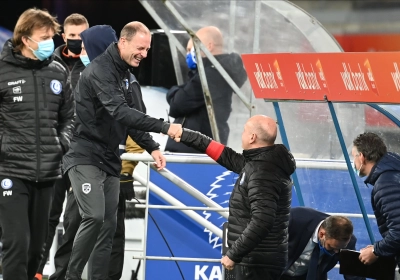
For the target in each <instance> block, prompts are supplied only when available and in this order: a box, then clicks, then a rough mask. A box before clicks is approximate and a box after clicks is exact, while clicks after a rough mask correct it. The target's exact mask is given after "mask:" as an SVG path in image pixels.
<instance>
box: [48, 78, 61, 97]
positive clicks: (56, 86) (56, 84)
mask: <svg viewBox="0 0 400 280" xmlns="http://www.w3.org/2000/svg"><path fill="white" fill-rule="evenodd" d="M50 89H51V90H52V92H53V93H54V94H57V95H58V94H60V93H61V91H62V85H61V83H60V81H57V80H52V81H51V82H50Z"/></svg>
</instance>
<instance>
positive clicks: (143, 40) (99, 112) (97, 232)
mask: <svg viewBox="0 0 400 280" xmlns="http://www.w3.org/2000/svg"><path fill="white" fill-rule="evenodd" d="M150 43H151V34H150V31H149V30H148V28H147V27H146V26H145V25H143V24H142V23H140V22H131V23H128V24H127V25H126V26H125V27H124V28H123V29H122V31H121V36H120V39H119V41H118V43H113V44H111V45H110V46H109V47H108V48H107V50H106V51H105V52H104V53H103V54H102V55H100V56H98V57H97V58H96V59H94V60H93V61H91V62H90V64H89V65H88V66H87V67H86V69H85V71H83V72H82V75H81V78H80V79H79V81H78V84H77V86H76V88H75V99H76V110H75V112H76V122H75V130H74V135H73V137H72V140H71V145H70V150H69V152H68V153H67V154H66V155H65V156H64V158H63V168H64V172H68V176H69V178H70V180H71V185H72V189H73V193H74V196H75V199H76V200H77V203H78V206H79V210H80V213H81V215H82V222H81V224H80V226H79V230H78V233H77V235H76V237H75V240H74V245H73V249H72V254H71V258H70V261H69V264H68V269H67V274H66V279H67V280H70V279H81V275H82V271H83V269H84V266H85V264H86V262H87V261H88V260H89V263H88V265H89V266H88V268H89V274H90V277H91V279H106V277H107V275H108V265H107V264H108V263H109V260H110V252H111V246H112V240H113V236H114V233H115V228H116V214H117V207H118V198H119V176H120V170H121V160H120V157H119V153H118V147H119V143H121V141H122V140H123V139H126V131H128V134H129V135H130V136H132V138H133V139H134V140H135V141H136V142H137V143H138V144H139V145H140V146H142V147H145V148H146V150H147V151H148V152H149V153H150V154H151V155H152V157H153V158H154V160H155V162H156V163H155V164H156V166H157V167H158V169H161V168H163V167H164V166H165V158H164V156H163V155H162V153H161V152H160V151H159V150H158V144H156V143H155V142H154V140H153V139H152V137H151V136H150V135H149V134H148V133H147V132H144V131H149V132H158V133H159V132H162V133H164V134H168V135H169V136H170V137H180V135H181V133H182V127H181V126H180V125H174V124H168V123H166V122H163V120H157V119H154V118H151V117H149V116H147V115H145V114H143V113H142V112H140V111H137V110H135V109H133V108H130V107H129V106H128V105H127V103H129V102H130V101H129V99H130V98H131V96H130V95H129V94H128V92H127V90H128V88H129V80H128V78H129V77H127V73H128V70H129V68H130V67H137V66H138V65H139V63H140V61H141V60H142V59H143V58H145V57H146V56H147V52H148V50H149V48H150ZM89 58H90V57H89ZM89 257H90V259H89Z"/></svg>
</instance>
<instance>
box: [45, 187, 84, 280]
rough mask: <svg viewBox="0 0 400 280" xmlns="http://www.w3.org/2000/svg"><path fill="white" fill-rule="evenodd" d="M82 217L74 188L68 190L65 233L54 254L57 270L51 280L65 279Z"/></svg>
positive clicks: (64, 224)
mask: <svg viewBox="0 0 400 280" xmlns="http://www.w3.org/2000/svg"><path fill="white" fill-rule="evenodd" d="M81 220H82V217H81V215H80V213H79V207H78V204H77V203H76V200H75V197H74V193H73V192H72V190H70V191H68V194H67V204H66V206H65V212H64V223H63V226H64V235H63V237H62V242H61V246H60V247H59V248H58V250H57V252H56V255H55V256H54V265H55V268H56V271H55V272H54V273H53V274H52V275H51V276H50V280H64V279H65V275H66V273H67V267H68V262H69V259H70V257H71V252H72V245H73V244H74V239H75V235H76V233H77V232H78V229H79V225H80V223H81Z"/></svg>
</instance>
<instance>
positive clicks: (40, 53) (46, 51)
mask: <svg viewBox="0 0 400 280" xmlns="http://www.w3.org/2000/svg"><path fill="white" fill-rule="evenodd" d="M28 38H29V39H30V40H32V41H33V42H35V43H37V44H38V48H37V50H34V49H32V48H31V47H28V48H29V49H30V50H31V51H32V52H33V54H34V55H35V56H36V57H37V58H38V59H39V60H41V61H43V60H45V59H48V58H49V57H50V56H51V55H52V54H53V52H54V41H53V39H49V40H45V41H41V42H36V41H35V40H33V39H32V38H31V37H28Z"/></svg>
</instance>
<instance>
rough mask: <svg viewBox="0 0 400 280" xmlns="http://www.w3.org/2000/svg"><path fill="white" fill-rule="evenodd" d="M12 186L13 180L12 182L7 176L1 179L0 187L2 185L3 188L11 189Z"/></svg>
mask: <svg viewBox="0 0 400 280" xmlns="http://www.w3.org/2000/svg"><path fill="white" fill-rule="evenodd" d="M12 186H13V182H12V181H11V180H10V179H8V178H5V179H3V180H2V181H1V187H2V188H3V189H5V190H8V189H11V188H12Z"/></svg>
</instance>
